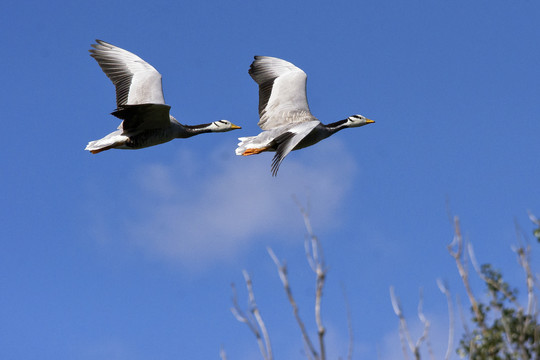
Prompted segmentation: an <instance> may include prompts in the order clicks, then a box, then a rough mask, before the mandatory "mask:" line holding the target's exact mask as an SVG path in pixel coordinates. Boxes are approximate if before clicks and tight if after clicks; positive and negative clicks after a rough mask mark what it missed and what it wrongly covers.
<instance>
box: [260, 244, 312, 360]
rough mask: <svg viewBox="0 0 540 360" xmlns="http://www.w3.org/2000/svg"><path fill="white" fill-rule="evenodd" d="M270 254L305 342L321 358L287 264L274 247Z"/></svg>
mask: <svg viewBox="0 0 540 360" xmlns="http://www.w3.org/2000/svg"><path fill="white" fill-rule="evenodd" d="M267 250H268V254H269V255H270V257H271V258H272V260H273V261H274V263H275V264H276V267H277V269H278V274H279V278H280V279H281V283H282V284H283V288H284V289H285V293H286V294H287V298H288V299H289V303H290V304H291V307H292V309H293V314H294V318H295V319H296V322H297V323H298V326H299V327H300V332H301V333H302V338H303V339H304V343H305V345H306V346H307V348H308V349H309V353H311V355H312V356H313V358H315V359H319V354H318V353H317V350H315V347H314V346H313V343H312V342H311V339H310V338H309V335H308V333H307V331H306V327H305V325H304V322H303V321H302V318H300V312H299V310H298V305H297V304H296V300H294V297H293V294H292V290H291V286H290V284H289V277H288V275H287V265H286V264H285V262H284V263H283V264H282V263H281V262H280V261H279V259H278V258H277V256H276V254H275V253H274V251H273V250H272V248H270V247H267Z"/></svg>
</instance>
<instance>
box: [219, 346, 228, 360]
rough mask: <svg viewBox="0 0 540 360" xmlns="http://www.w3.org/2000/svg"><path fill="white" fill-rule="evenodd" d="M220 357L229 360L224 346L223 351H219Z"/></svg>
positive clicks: (222, 359)
mask: <svg viewBox="0 0 540 360" xmlns="http://www.w3.org/2000/svg"><path fill="white" fill-rule="evenodd" d="M219 357H220V358H221V360H227V353H226V352H225V349H224V348H223V346H222V347H221V349H219Z"/></svg>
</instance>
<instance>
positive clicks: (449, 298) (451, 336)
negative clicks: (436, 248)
mask: <svg viewBox="0 0 540 360" xmlns="http://www.w3.org/2000/svg"><path fill="white" fill-rule="evenodd" d="M437 286H438V287H439V290H440V291H441V292H442V293H443V294H444V295H445V296H446V303H447V304H448V346H447V347H446V354H445V355H444V359H445V360H448V359H450V356H451V355H452V349H453V347H454V307H453V305H452V296H451V294H450V290H449V289H448V286H447V285H446V284H444V283H443V282H442V280H441V279H437Z"/></svg>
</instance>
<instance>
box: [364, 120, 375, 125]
mask: <svg viewBox="0 0 540 360" xmlns="http://www.w3.org/2000/svg"><path fill="white" fill-rule="evenodd" d="M374 122H375V120H371V119H366V124H371V123H374Z"/></svg>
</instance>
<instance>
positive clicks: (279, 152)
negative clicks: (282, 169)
mask: <svg viewBox="0 0 540 360" xmlns="http://www.w3.org/2000/svg"><path fill="white" fill-rule="evenodd" d="M319 124H320V121H318V120H312V121H305V122H302V123H300V124H297V125H295V126H293V127H290V128H289V129H287V130H286V131H285V132H282V133H281V135H279V136H277V137H276V138H275V139H274V141H275V142H276V143H277V144H278V145H277V148H276V154H275V155H274V158H273V159H272V175H273V176H276V174H277V172H278V170H279V166H280V165H281V162H282V161H283V159H285V156H287V155H288V154H289V153H290V152H291V151H292V150H293V149H294V148H295V147H296V145H298V143H299V142H300V141H302V139H304V138H305V137H306V136H307V135H308V134H309V133H310V132H311V131H312V130H313V129H315V127H317V125H319Z"/></svg>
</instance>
